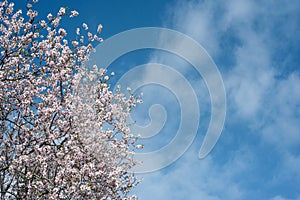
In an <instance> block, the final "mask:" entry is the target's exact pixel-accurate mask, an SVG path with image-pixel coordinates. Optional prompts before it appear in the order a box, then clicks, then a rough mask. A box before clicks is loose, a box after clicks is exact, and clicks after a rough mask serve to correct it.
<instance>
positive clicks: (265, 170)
mask: <svg viewBox="0 0 300 200" xmlns="http://www.w3.org/2000/svg"><path fill="white" fill-rule="evenodd" d="M299 9H300V3H299V2H296V1H278V2H276V3H274V2H258V1H247V0H243V1H238V0H235V1H234V0H233V1H227V2H224V1H199V2H197V1H181V2H179V1H178V3H177V4H176V5H174V6H170V8H169V10H168V11H169V12H168V15H167V17H166V18H167V19H168V20H166V22H164V23H165V26H166V27H170V28H174V29H176V30H179V31H181V32H183V33H186V34H188V35H190V36H191V37H193V38H194V39H196V40H197V41H198V42H199V43H200V44H202V45H203V46H204V47H205V49H206V50H207V51H208V52H209V54H210V55H211V56H212V57H213V59H214V60H215V61H216V63H217V65H218V67H219V68H220V70H221V72H222V76H223V78H224V81H225V87H226V92H227V95H228V96H227V97H228V99H227V101H228V111H227V123H226V125H225V130H224V133H223V136H222V137H221V140H220V141H219V143H218V146H217V149H216V150H215V151H214V152H213V153H212V154H211V155H210V156H209V157H207V158H206V159H204V160H196V157H197V156H196V153H197V150H198V149H197V148H195V147H192V148H191V149H190V151H188V152H187V153H186V155H185V156H184V157H183V158H182V159H180V160H179V161H178V162H176V163H175V164H173V165H172V166H171V167H169V168H167V169H166V170H164V171H160V172H155V173H152V174H145V175H144V176H145V181H144V183H142V184H141V186H140V188H139V190H138V191H139V192H140V193H141V199H213V200H216V199H273V200H281V199H297V198H298V199H299V193H300V192H299V191H298V190H297V189H296V188H297V187H296V186H295V185H297V184H300V173H299V171H298V169H299V168H300V149H299V145H300V125H299V121H300V103H299V102H300V76H299V65H300V63H299V60H297V59H298V58H297V57H298V55H299V52H300V51H299V46H300V45H299V43H300V39H299V34H300V27H299V24H298V23H299V14H298V10H299ZM164 59H168V58H167V57H163V58H161V57H160V56H159V54H155V55H154V57H153V58H152V60H158V61H161V60H164ZM173 61H174V60H173ZM170 62H171V63H172V60H171V61H170ZM186 72H188V71H186ZM164 78H167V77H164ZM192 84H193V82H192ZM202 89H203V88H202ZM198 95H199V94H198ZM206 106H208V105H206Z"/></svg>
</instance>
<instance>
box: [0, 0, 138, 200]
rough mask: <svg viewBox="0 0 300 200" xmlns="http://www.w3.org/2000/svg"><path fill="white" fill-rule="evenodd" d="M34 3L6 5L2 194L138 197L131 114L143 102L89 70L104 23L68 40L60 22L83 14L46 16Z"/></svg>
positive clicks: (0, 12) (0, 5)
mask: <svg viewBox="0 0 300 200" xmlns="http://www.w3.org/2000/svg"><path fill="white" fill-rule="evenodd" d="M35 2H37V1H36V0H34V1H33V3H35ZM33 3H29V4H28V5H27V11H26V13H24V14H23V13H22V11H21V10H17V11H16V10H14V4H13V3H9V2H8V1H6V0H5V1H3V2H0V51H1V55H0V192H1V194H0V196H1V199H135V198H136V197H135V196H130V195H129V194H128V193H129V191H130V190H131V188H132V187H134V186H135V185H136V184H137V182H138V180H137V178H136V177H135V176H134V174H133V173H130V172H129V170H130V169H131V168H132V167H133V166H134V165H135V164H136V162H135V160H134V159H133V154H134V147H135V142H136V139H137V138H136V137H134V136H133V135H132V134H131V133H130V129H129V125H128V123H127V117H128V115H129V113H130V109H131V108H132V107H134V106H135V105H136V103H139V101H140V100H139V99H138V98H136V97H135V96H134V95H133V94H130V95H129V97H128V98H126V97H125V96H124V94H122V93H121V92H120V89H119V88H118V89H117V90H116V91H115V93H113V92H112V91H111V90H110V87H109V84H108V80H109V78H110V76H111V75H110V76H107V75H106V70H104V69H98V68H97V66H93V67H91V69H90V70H87V69H86V68H85V67H83V63H84V62H85V61H87V60H88V58H89V55H90V53H91V51H93V46H92V42H93V41H94V40H98V41H100V42H101V41H102V39H101V38H100V37H99V36H98V35H99V33H100V31H101V28H102V26H101V25H99V26H98V30H97V33H96V34H92V33H91V32H89V30H88V27H87V25H86V24H83V28H82V32H84V33H85V34H82V35H81V34H80V29H79V28H78V29H77V31H76V32H77V38H76V39H75V40H72V41H71V40H67V39H66V35H67V32H66V30H65V29H63V28H62V27H60V25H59V24H60V20H61V19H62V18H63V17H64V16H68V15H69V16H70V17H75V16H76V15H78V13H77V12H76V11H71V12H68V11H67V10H66V9H65V8H61V9H60V10H59V12H58V13H57V14H56V15H52V14H48V16H47V19H45V20H38V19H37V15H38V12H37V11H35V10H33V7H32V4H33Z"/></svg>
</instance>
